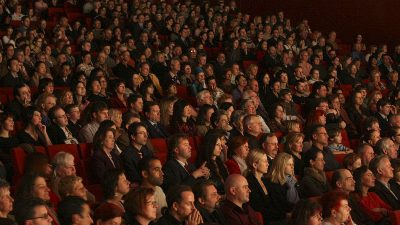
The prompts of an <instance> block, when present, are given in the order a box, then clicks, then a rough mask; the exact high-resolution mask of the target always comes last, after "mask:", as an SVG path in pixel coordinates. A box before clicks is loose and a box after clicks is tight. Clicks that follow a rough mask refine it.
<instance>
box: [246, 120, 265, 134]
mask: <svg viewBox="0 0 400 225" xmlns="http://www.w3.org/2000/svg"><path fill="white" fill-rule="evenodd" d="M248 129H249V131H251V132H252V133H254V134H255V135H259V134H261V133H262V123H261V120H260V118H258V117H253V118H252V119H251V122H250V124H249V126H248Z"/></svg>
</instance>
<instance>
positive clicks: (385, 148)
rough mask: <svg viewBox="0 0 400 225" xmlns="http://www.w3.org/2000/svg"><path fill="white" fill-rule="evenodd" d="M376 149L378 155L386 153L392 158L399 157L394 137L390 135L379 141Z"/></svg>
mask: <svg viewBox="0 0 400 225" xmlns="http://www.w3.org/2000/svg"><path fill="white" fill-rule="evenodd" d="M375 150H376V153H377V154H378V155H379V154H385V155H387V156H389V158H390V159H397V155H398V152H397V146H396V144H395V143H394V142H393V141H392V139H390V138H388V137H384V138H382V139H380V140H379V141H377V142H376V145H375Z"/></svg>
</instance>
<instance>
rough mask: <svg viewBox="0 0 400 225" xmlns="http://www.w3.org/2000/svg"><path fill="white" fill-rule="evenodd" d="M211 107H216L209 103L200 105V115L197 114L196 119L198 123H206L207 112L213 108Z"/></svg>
mask: <svg viewBox="0 0 400 225" xmlns="http://www.w3.org/2000/svg"><path fill="white" fill-rule="evenodd" d="M211 109H214V107H213V106H211V105H209V104H204V105H202V106H201V107H200V110H199V115H198V116H197V120H196V124H197V125H205V119H206V115H207V112H208V110H211Z"/></svg>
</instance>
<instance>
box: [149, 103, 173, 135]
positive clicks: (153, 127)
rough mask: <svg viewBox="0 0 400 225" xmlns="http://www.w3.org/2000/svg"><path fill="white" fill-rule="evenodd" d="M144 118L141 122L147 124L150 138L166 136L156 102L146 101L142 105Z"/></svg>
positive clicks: (166, 132)
mask: <svg viewBox="0 0 400 225" xmlns="http://www.w3.org/2000/svg"><path fill="white" fill-rule="evenodd" d="M143 112H144V115H145V117H146V119H145V120H144V121H143V123H144V124H145V125H146V126H147V129H148V131H149V137H150V138H167V137H168V136H169V134H168V131H167V129H166V128H165V127H164V126H163V125H162V124H161V123H160V120H161V117H160V106H159V105H158V104H157V103H156V102H146V104H144V107H143Z"/></svg>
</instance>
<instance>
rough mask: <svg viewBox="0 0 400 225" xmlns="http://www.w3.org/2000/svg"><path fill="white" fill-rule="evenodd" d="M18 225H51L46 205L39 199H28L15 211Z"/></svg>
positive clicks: (51, 220)
mask: <svg viewBox="0 0 400 225" xmlns="http://www.w3.org/2000/svg"><path fill="white" fill-rule="evenodd" d="M15 218H16V221H17V222H18V225H51V224H52V222H53V219H52V218H51V217H50V216H49V212H48V211H47V203H46V202H45V201H44V200H42V199H39V198H29V199H27V200H26V201H25V202H24V204H21V207H19V208H18V209H16V210H15Z"/></svg>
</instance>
